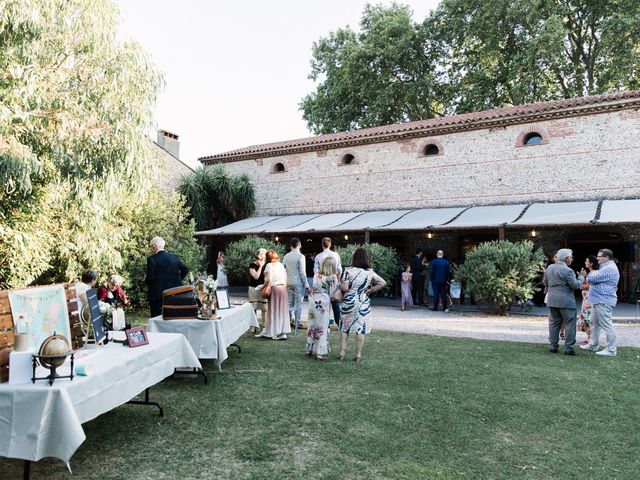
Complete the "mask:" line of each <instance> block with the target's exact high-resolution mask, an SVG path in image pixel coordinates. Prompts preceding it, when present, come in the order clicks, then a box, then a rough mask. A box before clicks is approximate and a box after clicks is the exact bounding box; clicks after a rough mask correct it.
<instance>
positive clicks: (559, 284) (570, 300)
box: [543, 248, 586, 355]
mask: <svg viewBox="0 0 640 480" xmlns="http://www.w3.org/2000/svg"><path fill="white" fill-rule="evenodd" d="M572 262H573V251H571V250H570V249H568V248H561V249H560V250H558V252H557V253H556V262H555V263H554V264H552V265H549V267H548V268H547V270H546V272H545V274H544V278H543V283H544V286H545V287H547V292H548V296H547V306H548V307H549V314H550V316H551V320H550V322H549V351H550V352H551V353H556V352H557V351H558V342H559V337H560V328H561V327H562V324H563V323H564V326H565V335H566V336H565V341H564V354H565V355H577V352H576V351H575V350H574V349H573V346H574V345H575V343H576V297H575V294H574V290H578V289H579V288H580V287H581V286H582V282H583V281H584V275H585V273H586V272H585V271H584V269H583V270H581V271H580V276H579V277H578V278H576V274H575V272H574V271H573V270H572V269H571V268H569V265H571V263H572Z"/></svg>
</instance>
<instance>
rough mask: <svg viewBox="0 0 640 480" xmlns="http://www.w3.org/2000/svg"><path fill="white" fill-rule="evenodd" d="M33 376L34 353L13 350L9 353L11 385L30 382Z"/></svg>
mask: <svg viewBox="0 0 640 480" xmlns="http://www.w3.org/2000/svg"><path fill="white" fill-rule="evenodd" d="M32 376H33V354H32V352H31V350H27V351H26V352H15V351H14V352H11V353H10V354H9V385H16V384H18V383H28V382H30V381H31V377H32Z"/></svg>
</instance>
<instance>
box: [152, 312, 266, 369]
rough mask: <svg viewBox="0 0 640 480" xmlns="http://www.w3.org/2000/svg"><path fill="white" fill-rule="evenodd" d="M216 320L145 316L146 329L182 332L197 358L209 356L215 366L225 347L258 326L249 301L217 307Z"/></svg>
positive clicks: (220, 358) (225, 350) (225, 356)
mask: <svg viewBox="0 0 640 480" xmlns="http://www.w3.org/2000/svg"><path fill="white" fill-rule="evenodd" d="M217 314H218V316H219V317H220V318H218V319H216V320H193V319H192V320H183V319H178V320H163V319H162V316H161V315H160V316H157V317H153V318H151V319H149V322H148V323H147V331H149V332H165V333H181V334H183V335H184V336H185V337H186V338H187V340H188V341H189V343H190V344H191V347H192V348H193V351H194V352H195V353H196V355H197V356H198V358H212V359H214V360H216V362H217V364H218V366H220V365H221V364H222V362H224V361H225V360H226V359H227V357H228V355H227V348H228V347H229V346H231V345H234V344H235V342H236V341H237V340H238V339H239V338H240V337H241V336H242V335H243V334H244V333H245V332H246V331H247V330H249V329H250V328H251V327H258V326H259V324H258V318H257V317H256V313H255V311H254V310H253V307H252V306H251V304H250V303H244V304H242V305H236V306H233V307H232V308H228V309H225V310H218V312H217Z"/></svg>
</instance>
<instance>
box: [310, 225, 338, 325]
mask: <svg viewBox="0 0 640 480" xmlns="http://www.w3.org/2000/svg"><path fill="white" fill-rule="evenodd" d="M327 257H333V258H334V259H335V261H336V274H337V275H338V280H340V279H341V278H342V262H341V261H340V255H338V254H337V253H336V252H334V251H332V250H331V239H330V238H329V237H324V238H323V239H322V252H320V253H319V254H318V255H316V258H315V260H314V261H313V274H314V275H316V274H317V273H318V272H320V267H321V265H322V262H323V261H324V259H325V258H327ZM331 309H332V310H333V320H334V321H335V323H336V325H340V315H341V313H340V300H331Z"/></svg>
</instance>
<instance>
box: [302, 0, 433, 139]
mask: <svg viewBox="0 0 640 480" xmlns="http://www.w3.org/2000/svg"><path fill="white" fill-rule="evenodd" d="M427 43H428V37H427V35H426V30H425V29H424V28H423V26H422V25H418V24H416V23H415V22H413V21H412V19H411V11H410V10H409V8H408V7H406V6H401V5H396V4H393V5H391V6H390V7H388V8H387V7H384V6H381V5H375V6H372V5H367V6H366V7H365V9H364V12H363V14H362V20H361V23H360V33H355V32H353V31H352V30H351V29H350V28H349V27H346V28H343V29H339V30H338V31H337V32H332V33H331V34H330V35H329V36H328V37H327V38H321V39H320V40H319V41H318V42H316V43H314V45H313V51H312V60H311V74H310V75H309V78H310V79H312V80H314V81H319V80H321V79H322V81H321V82H320V84H319V85H318V87H317V88H316V91H315V92H313V93H311V94H309V95H307V96H306V97H305V98H304V99H303V100H302V102H301V103H300V109H301V110H302V111H303V118H304V119H305V120H306V121H307V125H308V126H309V128H310V129H311V130H313V132H314V133H317V134H324V133H333V132H340V131H344V130H354V129H357V128H365V127H373V126H378V125H386V124H390V123H399V122H406V121H413V120H420V119H423V118H431V117H433V116H434V115H435V112H436V111H437V110H438V109H439V108H440V107H439V100H438V99H439V97H440V92H438V91H436V90H435V89H436V88H437V87H438V84H437V83H436V81H435V68H434V62H433V59H432V56H431V54H430V53H429V49H428V48H427V47H428V44H427Z"/></svg>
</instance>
